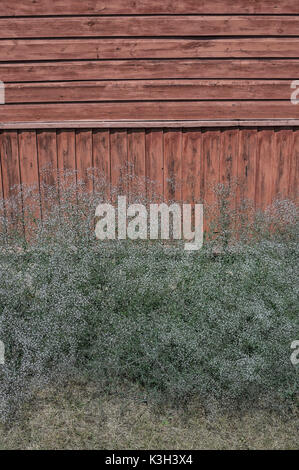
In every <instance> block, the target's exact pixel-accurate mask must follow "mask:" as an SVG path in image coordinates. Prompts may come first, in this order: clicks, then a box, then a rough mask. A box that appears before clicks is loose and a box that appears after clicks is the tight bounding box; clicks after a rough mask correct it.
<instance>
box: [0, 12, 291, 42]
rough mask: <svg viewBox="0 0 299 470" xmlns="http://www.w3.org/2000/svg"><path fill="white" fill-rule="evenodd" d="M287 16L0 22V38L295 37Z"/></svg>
mask: <svg viewBox="0 0 299 470" xmlns="http://www.w3.org/2000/svg"><path fill="white" fill-rule="evenodd" d="M298 30H299V18H298V17H297V16H295V15H292V16H291V15H290V16H273V15H263V16H212V15H210V16H168V17H167V16H154V17H153V16H132V17H130V16H119V17H118V16H113V17H109V16H107V17H92V16H91V17H63V18H62V17H57V18H50V17H49V18H34V17H33V18H30V19H29V18H13V19H10V18H5V19H0V38H3V39H10V38H55V37H94V36H96V37H130V36H134V37H140V36H148V37H151V36H159V37H162V36H186V34H187V35H188V36H189V37H190V36H197V37H199V36H298Z"/></svg>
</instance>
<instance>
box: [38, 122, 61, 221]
mask: <svg viewBox="0 0 299 470" xmlns="http://www.w3.org/2000/svg"><path fill="white" fill-rule="evenodd" d="M36 141H37V156H38V166H39V185H40V194H41V205H42V212H43V213H44V212H45V211H46V210H50V209H52V208H54V205H55V204H57V202H58V187H57V142H56V130H49V131H48V130H47V131H44V130H42V131H37V134H36Z"/></svg>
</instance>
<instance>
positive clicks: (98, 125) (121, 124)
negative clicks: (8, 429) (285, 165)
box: [0, 119, 299, 129]
mask: <svg viewBox="0 0 299 470" xmlns="http://www.w3.org/2000/svg"><path fill="white" fill-rule="evenodd" d="M205 127H224V128H225V127H276V128H278V127H279V128H281V127H299V119H259V120H254V119H252V120H239V119H235V120H228V119H223V120H217V121H216V120H209V121H208V120H207V121H202V120H197V121H169V120H164V121H82V120H78V121H18V122H0V129H119V128H122V129H123V128H125V129H134V128H135V129H150V128H153V129H157V128H176V129H177V128H205Z"/></svg>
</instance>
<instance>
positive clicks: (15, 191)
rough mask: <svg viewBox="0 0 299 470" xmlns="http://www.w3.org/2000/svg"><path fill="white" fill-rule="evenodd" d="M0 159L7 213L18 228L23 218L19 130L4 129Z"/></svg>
mask: <svg viewBox="0 0 299 470" xmlns="http://www.w3.org/2000/svg"><path fill="white" fill-rule="evenodd" d="M0 159H1V169H2V188H1V190H3V197H4V199H5V200H7V203H6V209H7V211H6V215H7V216H8V217H9V219H10V220H9V222H10V224H12V225H11V226H12V227H13V228H14V229H18V227H19V221H20V220H21V218H22V198H21V193H20V189H19V188H18V187H17V186H18V185H20V184H21V180H20V166H19V148H18V133H17V131H4V132H3V133H1V135H0Z"/></svg>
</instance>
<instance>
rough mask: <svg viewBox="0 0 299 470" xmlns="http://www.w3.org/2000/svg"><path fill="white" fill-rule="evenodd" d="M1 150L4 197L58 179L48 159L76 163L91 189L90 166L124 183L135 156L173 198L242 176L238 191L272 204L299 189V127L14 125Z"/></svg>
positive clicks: (198, 195) (200, 196)
mask: <svg viewBox="0 0 299 470" xmlns="http://www.w3.org/2000/svg"><path fill="white" fill-rule="evenodd" d="M0 155H1V167H0V170H1V171H0V189H2V192H3V196H4V197H5V198H7V197H9V196H10V195H12V194H13V191H14V189H13V185H14V184H22V183H23V184H33V183H38V182H40V183H42V182H45V183H47V184H52V183H54V177H55V172H52V173H50V174H47V173H44V172H43V171H42V170H43V168H45V167H47V166H48V165H49V164H51V166H52V168H54V169H56V168H58V169H60V170H62V169H68V170H76V171H77V177H78V179H85V181H86V182H88V185H89V188H90V190H92V181H91V180H89V179H88V176H87V175H88V168H91V167H96V168H99V170H100V172H101V174H103V175H104V176H105V178H106V179H107V181H108V182H110V183H111V184H112V185H113V186H118V185H120V181H121V178H122V176H123V172H124V168H125V166H126V164H127V162H129V164H131V171H132V173H133V174H135V175H137V176H139V177H141V180H143V179H144V178H146V179H148V180H149V181H155V182H156V186H155V187H154V189H155V191H157V192H160V193H161V194H163V195H164V197H165V198H166V199H176V200H183V201H194V200H201V201H206V202H212V201H213V193H212V191H211V186H212V185H213V184H214V183H217V182H228V181H232V182H234V181H235V180H238V181H239V183H242V184H240V185H239V186H238V188H237V192H236V197H238V199H243V198H245V199H250V200H252V201H254V202H255V204H256V206H258V207H265V206H267V205H268V204H270V203H271V201H272V200H273V199H274V198H275V197H277V196H278V195H281V196H282V197H290V198H294V197H295V196H296V192H297V184H298V183H297V175H298V159H299V158H298V157H299V128H275V129H271V128H235V127H234V128H204V129H198V128H194V129H188V128H186V129H160V128H156V129H110V130H109V129H78V130H72V129H59V130H55V129H51V130H47V129H46V130H37V131H35V130H19V131H16V130H7V131H2V132H1V133H0ZM1 180H2V182H1ZM148 186H149V188H150V189H149V188H148V189H149V190H152V189H153V188H152V185H150V184H149V185H148Z"/></svg>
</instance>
